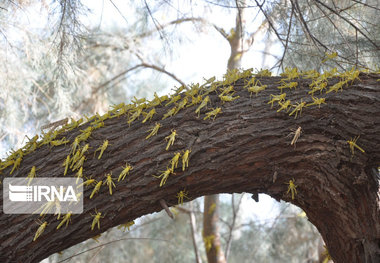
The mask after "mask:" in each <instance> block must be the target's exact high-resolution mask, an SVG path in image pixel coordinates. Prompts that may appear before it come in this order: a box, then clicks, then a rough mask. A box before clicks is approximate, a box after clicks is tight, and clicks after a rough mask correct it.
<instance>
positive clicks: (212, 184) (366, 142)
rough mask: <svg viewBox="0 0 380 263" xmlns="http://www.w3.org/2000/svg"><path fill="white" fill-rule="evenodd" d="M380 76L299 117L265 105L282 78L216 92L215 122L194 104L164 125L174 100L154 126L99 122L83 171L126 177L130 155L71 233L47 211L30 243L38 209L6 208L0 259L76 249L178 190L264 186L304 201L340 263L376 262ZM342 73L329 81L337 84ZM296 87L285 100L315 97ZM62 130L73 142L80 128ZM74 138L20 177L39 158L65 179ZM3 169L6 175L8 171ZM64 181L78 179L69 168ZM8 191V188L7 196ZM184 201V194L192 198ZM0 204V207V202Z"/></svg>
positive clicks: (379, 251)
mask: <svg viewBox="0 0 380 263" xmlns="http://www.w3.org/2000/svg"><path fill="white" fill-rule="evenodd" d="M378 78H379V75H364V74H361V75H360V81H359V80H356V81H355V82H354V84H352V85H351V86H350V87H345V88H344V90H343V92H338V93H334V92H332V93H329V94H324V95H323V97H326V103H327V104H322V105H321V107H320V109H319V108H318V106H313V107H307V108H305V109H304V110H303V112H302V116H301V117H300V118H297V119H294V118H293V116H292V117H289V116H288V114H286V113H284V112H276V110H275V109H271V107H270V106H269V105H268V104H267V102H268V98H269V95H270V94H277V93H278V89H277V88H276V86H277V85H278V84H277V83H278V81H279V78H278V77H265V78H260V81H261V83H262V84H266V85H268V87H267V89H266V90H264V91H262V92H260V93H258V95H257V96H255V95H253V96H252V97H251V98H250V96H249V93H248V92H247V90H243V89H242V87H241V86H242V83H243V81H242V80H239V81H237V83H235V90H236V91H237V92H236V93H235V95H234V96H240V98H239V99H237V100H235V101H233V102H227V103H224V104H223V103H221V102H220V100H219V98H218V96H217V95H216V94H215V93H211V94H210V99H211V103H212V106H213V107H216V106H220V107H222V113H220V114H219V115H218V116H217V117H216V119H215V120H214V121H212V120H204V119H203V118H202V117H203V116H204V114H203V113H204V111H202V114H201V117H200V118H198V117H197V114H195V113H194V111H195V108H196V106H192V107H188V108H185V109H184V110H182V111H179V112H178V113H177V114H176V115H175V116H173V117H171V118H167V119H165V120H161V119H162V116H163V114H164V113H166V112H167V110H168V109H167V107H163V106H162V107H157V108H156V110H157V114H156V115H155V116H154V117H153V119H152V121H151V123H149V124H148V125H147V124H146V123H145V124H142V123H141V120H140V121H135V122H134V123H132V125H130V126H129V125H128V124H127V123H126V116H121V117H119V118H112V119H107V120H106V121H105V122H104V124H105V126H104V127H103V128H100V129H97V130H95V131H94V132H93V133H92V135H91V137H90V138H89V139H88V141H87V142H88V143H89V144H90V147H91V148H90V150H89V154H88V155H87V160H86V161H85V163H84V171H85V173H86V175H91V176H92V177H93V178H96V179H97V180H102V179H104V175H105V174H106V173H109V172H112V173H113V175H118V174H119V172H120V171H121V169H122V168H121V167H122V166H123V165H125V162H128V163H131V164H132V165H133V166H134V169H133V170H132V172H131V174H130V175H128V176H127V179H126V180H125V181H122V182H120V183H117V184H116V189H115V192H114V194H113V195H112V196H111V195H109V192H108V188H107V187H104V186H103V187H102V188H101V189H100V192H99V194H97V195H95V197H94V198H93V199H91V200H90V199H89V195H90V194H91V191H92V188H87V190H86V191H85V194H84V195H85V200H84V212H83V214H80V215H73V216H72V222H71V223H70V224H69V226H68V227H67V228H66V229H60V230H56V227H57V225H58V224H59V222H60V221H57V220H56V219H55V217H54V216H47V217H46V220H47V221H48V222H49V225H48V226H47V227H46V229H45V232H44V233H43V234H42V235H41V236H40V237H39V238H38V239H37V240H36V241H35V242H33V236H34V234H35V232H36V230H37V228H38V225H37V224H36V223H35V220H36V219H37V218H38V217H37V216H31V215H6V214H3V213H1V214H0V229H1V230H0V231H1V235H0V261H1V262H24V263H26V262H38V261H39V260H42V259H44V258H46V257H48V256H49V255H51V254H53V253H56V252H59V251H61V250H64V249H66V248H68V247H70V246H72V245H75V244H78V243H80V242H82V241H84V240H86V239H88V238H90V237H93V236H95V235H98V234H100V233H102V232H104V231H106V230H107V229H109V228H111V227H114V226H117V225H119V224H122V223H125V222H127V221H131V220H133V219H135V218H137V217H140V216H143V215H146V214H149V213H152V212H156V211H160V210H161V209H162V207H161V206H160V204H159V200H161V199H164V200H165V201H166V202H167V203H168V205H175V204H176V203H177V198H176V193H177V192H179V191H180V190H183V189H184V188H185V187H186V189H187V190H188V192H189V194H188V196H189V197H190V199H195V198H197V197H200V196H204V195H211V194H217V193H241V192H248V193H266V194H268V195H270V196H272V197H273V198H275V199H276V200H280V199H282V200H285V201H289V202H291V203H293V204H295V205H297V206H299V207H301V208H302V209H303V210H304V211H305V212H306V214H307V216H308V218H309V220H310V221H311V222H312V223H313V224H314V225H315V226H316V227H317V228H318V230H319V231H320V233H321V235H322V237H323V238H324V240H325V242H326V244H327V247H328V249H329V252H330V255H331V256H332V258H333V259H334V261H335V262H337V263H339V262H342V263H347V262H372V263H375V262H380V248H379V245H380V190H379V189H380V188H379V173H378V170H377V167H378V165H379V160H380V147H379V145H380V136H379V134H380V133H379V131H380V107H379V103H380V87H379V82H378V81H377V79H378ZM334 81H335V82H336V81H337V80H331V79H330V83H329V84H330V85H331V84H332V83H334ZM299 82H300V85H299V88H297V89H296V90H294V91H292V93H291V94H290V93H289V94H288V95H287V98H289V99H291V100H292V101H300V99H301V98H303V100H304V101H305V100H307V101H310V100H311V99H310V96H309V95H307V94H306V93H307V91H308V90H309V89H308V83H310V81H308V80H299ZM155 121H160V123H161V124H162V128H161V129H160V130H159V132H158V134H157V135H156V136H153V137H152V138H150V139H148V140H146V139H145V137H146V135H147V130H148V129H149V128H150V127H151V126H152V125H153V124H154V122H155ZM298 126H301V127H302V130H303V133H302V135H301V137H300V138H299V140H298V142H297V144H296V147H292V146H290V145H289V144H290V140H291V138H289V137H287V135H288V134H289V133H290V129H292V128H293V129H294V128H297V127H298ZM85 127H86V124H85V125H84V126H81V127H79V128H78V129H75V130H72V131H70V132H66V133H64V134H62V135H61V136H66V138H68V139H70V140H71V141H72V140H73V138H74V137H75V136H76V135H78V134H79V132H80V131H79V130H82V129H83V128H85ZM171 129H175V130H176V131H177V133H178V136H177V139H176V140H175V142H174V145H173V146H172V147H171V148H170V149H169V150H168V151H166V150H165V146H166V141H165V137H166V136H168V135H169V134H170V133H171ZM359 134H360V139H359V141H358V142H357V143H358V145H360V146H361V147H362V148H363V149H365V153H361V152H359V151H356V152H355V155H354V156H353V157H351V152H350V150H349V146H348V144H347V140H348V139H349V138H352V137H354V136H357V135H359ZM105 139H108V140H109V142H110V145H109V146H108V148H107V150H106V151H105V152H104V154H103V157H102V158H101V159H100V160H98V159H97V158H94V154H93V153H94V151H95V150H96V148H97V147H99V145H100V144H101V143H102V142H103V140H105ZM185 149H191V150H192V152H191V154H190V162H189V168H188V169H186V170H185V171H184V172H182V169H177V170H175V173H176V174H175V175H170V176H169V178H168V180H167V182H166V184H165V185H164V186H163V187H160V186H159V184H160V179H157V178H155V177H153V176H152V175H157V174H159V173H160V171H163V170H165V169H166V167H167V164H168V162H169V160H170V159H171V158H172V157H173V154H174V153H175V152H178V151H181V150H185ZM69 151H70V145H66V146H64V145H62V146H58V147H53V148H51V147H48V146H43V147H41V148H38V149H37V150H35V152H33V153H32V154H29V155H26V156H25V157H24V158H23V160H22V163H21V166H20V168H19V169H18V170H16V171H15V172H14V173H13V174H12V176H24V175H25V174H27V173H28V172H29V171H30V169H31V167H32V166H33V165H35V166H36V167H37V168H38V169H39V170H38V173H37V176H38V177H60V176H62V174H63V169H64V168H63V167H62V166H61V165H62V162H63V160H64V159H65V158H66V156H67V154H68V153H69ZM11 168H12V167H8V168H6V169H5V170H3V173H2V177H4V176H8V175H9V172H10V169H11ZM68 176H74V174H73V173H71V174H69V175H68ZM292 178H294V180H295V183H296V185H297V191H298V194H297V195H296V196H295V199H294V200H292V199H291V196H290V195H288V194H286V191H287V187H288V186H287V184H286V183H287V182H289V180H290V179H292ZM0 198H2V194H0ZM186 201H188V200H186ZM1 204H2V202H1ZM95 208H96V209H97V210H98V211H100V212H102V214H105V215H106V216H105V218H102V219H101V223H100V226H101V229H100V230H98V229H97V228H96V229H95V230H93V231H91V229H90V226H91V222H92V219H93V217H92V216H91V215H90V213H94V210H95Z"/></svg>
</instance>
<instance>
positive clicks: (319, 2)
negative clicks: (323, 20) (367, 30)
mask: <svg viewBox="0 0 380 263" xmlns="http://www.w3.org/2000/svg"><path fill="white" fill-rule="evenodd" d="M315 2H316V3H317V4H320V5H321V6H323V7H325V8H326V9H328V10H330V11H331V12H333V13H334V14H336V15H337V16H338V17H339V18H341V19H343V20H344V21H346V22H347V23H348V24H349V25H350V26H352V27H353V28H355V29H356V30H357V31H358V32H359V33H360V34H362V35H363V36H364V37H365V38H366V39H367V40H368V41H369V42H370V43H371V44H372V45H374V46H375V47H376V48H378V49H380V47H379V46H378V45H377V44H376V43H375V42H374V41H373V40H372V39H371V38H369V37H368V36H367V35H366V34H364V32H363V31H361V30H360V29H359V28H358V27H357V26H356V25H354V24H353V23H352V22H351V21H350V20H348V19H347V18H345V17H344V16H341V15H340V14H339V13H338V12H337V11H336V10H334V9H333V8H331V7H329V6H328V5H326V4H324V3H322V2H321V1H319V0H315Z"/></svg>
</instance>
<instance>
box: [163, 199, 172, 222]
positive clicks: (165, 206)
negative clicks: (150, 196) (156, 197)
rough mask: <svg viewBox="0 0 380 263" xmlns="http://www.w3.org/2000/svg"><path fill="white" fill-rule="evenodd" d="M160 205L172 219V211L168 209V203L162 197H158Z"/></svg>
mask: <svg viewBox="0 0 380 263" xmlns="http://www.w3.org/2000/svg"><path fill="white" fill-rule="evenodd" d="M160 205H161V206H162V208H163V209H164V210H165V212H166V213H167V214H168V216H169V217H170V218H171V219H174V215H173V214H172V212H171V211H170V209H169V207H168V205H167V204H166V202H165V200H164V199H160Z"/></svg>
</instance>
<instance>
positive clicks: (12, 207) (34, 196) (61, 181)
mask: <svg viewBox="0 0 380 263" xmlns="http://www.w3.org/2000/svg"><path fill="white" fill-rule="evenodd" d="M3 212H4V213H5V214H40V213H41V212H43V213H44V214H58V213H60V214H67V213H68V212H71V213H72V214H81V213H82V212H83V179H82V178H66V177H55V178H50V177H40V178H33V180H32V181H29V178H21V177H18V178H12V177H6V178H4V180H3Z"/></svg>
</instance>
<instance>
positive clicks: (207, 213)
mask: <svg viewBox="0 0 380 263" xmlns="http://www.w3.org/2000/svg"><path fill="white" fill-rule="evenodd" d="M218 221H219V196H218V195H208V196H205V199H204V211H203V233H202V236H203V243H204V245H205V250H206V255H207V262H208V263H223V262H224V263H225V262H226V258H225V257H224V253H223V249H222V246H221V242H220V234H219V227H218Z"/></svg>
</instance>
